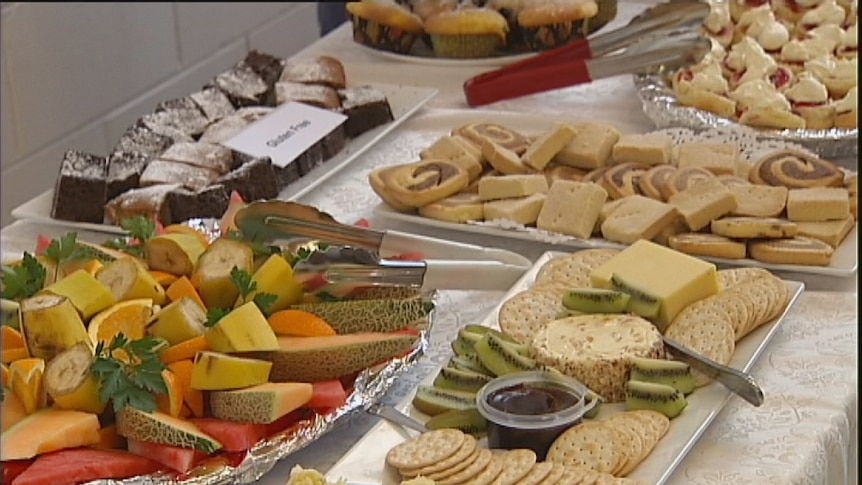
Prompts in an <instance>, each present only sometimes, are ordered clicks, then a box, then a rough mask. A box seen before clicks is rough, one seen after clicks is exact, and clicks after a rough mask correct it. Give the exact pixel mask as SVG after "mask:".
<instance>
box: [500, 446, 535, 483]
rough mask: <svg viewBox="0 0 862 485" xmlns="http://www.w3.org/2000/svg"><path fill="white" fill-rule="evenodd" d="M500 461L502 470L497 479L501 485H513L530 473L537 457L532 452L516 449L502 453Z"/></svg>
mask: <svg viewBox="0 0 862 485" xmlns="http://www.w3.org/2000/svg"><path fill="white" fill-rule="evenodd" d="M500 459H501V460H502V461H503V470H502V471H501V472H500V476H499V477H497V479H498V480H499V481H500V484H501V485H514V484H515V483H518V482H519V480H521V479H522V478H524V477H525V476H527V474H528V473H530V470H531V469H532V468H533V465H535V464H536V459H537V457H536V452H535V451H533V450H528V449H526V448H516V449H514V450H509V451H506V452H505V453H503V454H502V455H501V456H500Z"/></svg>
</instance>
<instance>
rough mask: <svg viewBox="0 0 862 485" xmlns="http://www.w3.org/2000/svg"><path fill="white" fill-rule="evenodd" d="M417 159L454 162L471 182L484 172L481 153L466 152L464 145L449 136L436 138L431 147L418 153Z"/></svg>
mask: <svg viewBox="0 0 862 485" xmlns="http://www.w3.org/2000/svg"><path fill="white" fill-rule="evenodd" d="M419 157H420V158H422V159H423V160H424V159H429V158H434V159H440V160H449V161H451V162H455V163H457V164H458V165H460V166H461V167H463V168H464V169H465V170H467V175H469V176H470V181H471V182H472V181H473V180H476V179H477V178H479V175H481V174H482V171H483V170H484V166H483V165H482V155H481V152H479V153H478V154H477V153H476V152H474V151H471V150H468V149H467V148H466V147H465V145H464V144H462V143H461V142H458V141H456V140H455V137H453V136H449V135H446V136H442V137H440V138H438V139H437V141H435V142H434V143H432V144H431V146H429V147H428V148H426V149H424V150H422V151H421V152H419Z"/></svg>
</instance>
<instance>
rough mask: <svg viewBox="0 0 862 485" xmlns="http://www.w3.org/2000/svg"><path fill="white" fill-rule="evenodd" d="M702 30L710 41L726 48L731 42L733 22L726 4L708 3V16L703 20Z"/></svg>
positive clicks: (720, 2)
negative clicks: (712, 40)
mask: <svg viewBox="0 0 862 485" xmlns="http://www.w3.org/2000/svg"><path fill="white" fill-rule="evenodd" d="M703 29H704V30H705V31H706V33H707V34H708V35H709V37H711V38H712V39H715V40H716V41H717V42H718V43H719V44H721V45H722V46H724V47H728V46H729V45H730V43H731V42H732V41H733V20H732V19H731V18H730V7H729V6H728V2H724V1H712V2H709V14H708V15H707V16H706V18H705V19H704V20H703Z"/></svg>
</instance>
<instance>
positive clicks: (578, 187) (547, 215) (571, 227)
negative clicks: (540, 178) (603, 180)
mask: <svg viewBox="0 0 862 485" xmlns="http://www.w3.org/2000/svg"><path fill="white" fill-rule="evenodd" d="M607 198H608V194H607V192H605V190H604V189H603V188H601V187H600V186H599V185H596V184H593V183H588V182H574V181H568V180H558V181H556V182H554V185H552V186H551V189H550V191H549V192H548V197H547V198H546V199H545V203H544V204H543V205H542V210H541V211H540V212H539V217H538V219H537V220H536V227H537V228H539V229H543V230H546V231H554V232H559V233H561V234H568V235H571V236H575V237H580V238H583V239H587V238H589V237H590V235H591V234H592V232H593V228H594V227H595V225H596V220H597V219H598V218H599V212H600V211H601V209H602V205H604V203H605V200H607ZM574 207H577V208H578V209H577V210H572V208H574Z"/></svg>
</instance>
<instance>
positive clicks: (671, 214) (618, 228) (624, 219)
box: [602, 195, 677, 244]
mask: <svg viewBox="0 0 862 485" xmlns="http://www.w3.org/2000/svg"><path fill="white" fill-rule="evenodd" d="M624 200H625V202H623V203H621V204H620V205H619V207H617V208H615V209H614V210H613V212H611V214H610V215H609V216H608V217H607V218H606V219H605V221H604V222H602V236H603V237H604V238H605V239H607V240H608V241H614V242H619V243H623V244H632V243H634V242H635V241H637V240H638V239H652V238H654V237H655V236H656V235H658V233H659V232H661V230H662V229H664V227H665V226H667V225H669V224H670V223H671V222H673V220H674V219H675V218H676V217H677V212H676V209H674V207H673V206H671V205H670V204H666V203H664V202H661V201H658V200H654V199H650V198H649V197H644V196H642V195H631V196H628V197H626V198H625V199H624Z"/></svg>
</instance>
